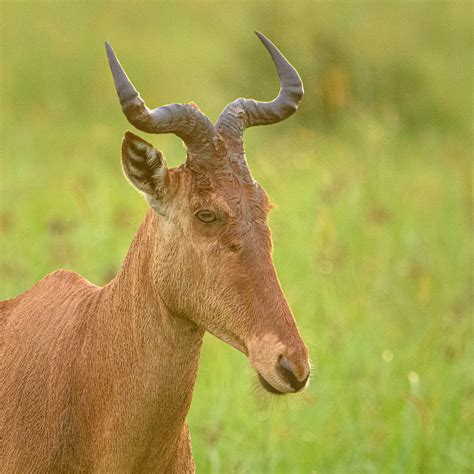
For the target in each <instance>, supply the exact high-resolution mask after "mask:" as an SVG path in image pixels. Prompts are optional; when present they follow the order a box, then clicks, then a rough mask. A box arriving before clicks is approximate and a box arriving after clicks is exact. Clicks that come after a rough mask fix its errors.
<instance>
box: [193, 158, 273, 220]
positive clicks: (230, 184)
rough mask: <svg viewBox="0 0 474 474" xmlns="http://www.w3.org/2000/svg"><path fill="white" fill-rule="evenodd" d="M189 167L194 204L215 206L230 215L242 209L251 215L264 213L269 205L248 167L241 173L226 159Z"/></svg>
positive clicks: (261, 188) (265, 213) (266, 197)
mask: <svg viewBox="0 0 474 474" xmlns="http://www.w3.org/2000/svg"><path fill="white" fill-rule="evenodd" d="M188 170H189V171H190V180H191V195H190V200H191V205H192V206H193V207H201V206H206V205H208V206H216V207H218V208H221V210H223V211H225V212H226V213H229V214H231V215H233V214H236V213H238V214H241V213H242V212H246V213H247V212H248V213H251V214H252V215H254V217H259V216H262V217H263V216H266V215H267V213H268V211H269V209H270V207H271V205H270V201H269V198H268V195H267V193H266V191H265V189H264V188H263V187H262V186H261V185H260V184H259V183H257V181H255V180H254V179H253V178H252V176H251V175H250V172H249V171H248V170H247V173H242V171H241V169H239V168H237V169H236V168H235V167H233V166H232V164H231V163H229V162H223V163H222V162H221V163H217V164H214V166H206V167H205V168H204V167H193V168H188Z"/></svg>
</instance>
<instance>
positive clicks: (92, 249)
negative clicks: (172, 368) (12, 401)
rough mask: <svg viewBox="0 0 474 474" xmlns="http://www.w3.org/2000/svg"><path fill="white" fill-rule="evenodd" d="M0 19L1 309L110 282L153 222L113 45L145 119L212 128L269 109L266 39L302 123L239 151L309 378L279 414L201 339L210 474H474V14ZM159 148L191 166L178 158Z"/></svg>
mask: <svg viewBox="0 0 474 474" xmlns="http://www.w3.org/2000/svg"><path fill="white" fill-rule="evenodd" d="M0 10H1V14H2V15H1V16H2V23H3V25H2V33H1V35H2V41H1V64H2V75H1V78H2V86H1V96H0V97H1V112H2V114H1V116H2V119H1V120H2V122H1V129H0V133H1V144H2V150H1V151H2V153H1V165H0V176H1V179H0V186H1V195H0V232H1V234H0V239H1V241H0V245H1V249H2V252H1V254H0V297H1V298H8V297H11V296H14V295H16V294H19V293H21V292H23V291H24V290H26V289H27V288H29V287H30V286H31V285H32V284H33V283H34V282H35V281H37V280H38V279H40V278H41V277H42V276H43V275H44V274H46V273H48V272H50V271H52V270H54V269H56V268H59V267H65V268H71V269H74V270H76V271H78V272H80V273H81V274H82V275H84V276H85V277H86V278H88V279H90V280H92V281H94V282H95V283H97V284H103V283H105V282H107V281H108V280H109V279H110V278H111V277H112V276H113V275H114V273H115V272H116V271H117V269H118V267H119V265H120V263H121V261H122V259H123V258H124V256H125V253H126V251H127V248H128V245H129V243H130V241H131V239H132V236H133V234H134V231H135V230H136V228H137V227H138V224H139V222H140V221H141V219H142V217H143V215H144V212H145V203H144V202H142V200H141V199H140V198H139V196H138V195H137V194H136V193H135V192H134V191H133V189H132V188H131V187H130V186H129V185H128V184H127V183H126V182H125V180H124V179H123V177H122V175H121V170H120V166H119V145H120V140H121V135H122V133H123V131H124V129H125V128H129V126H128V125H127V124H126V123H125V120H124V119H123V117H122V116H121V113H120V111H119V107H118V105H117V103H116V97H115V92H114V90H113V87H112V81H111V78H110V75H109V71H108V70H107V65H106V61H105V54H104V51H103V41H104V40H105V39H108V40H109V41H111V43H112V44H113V45H114V47H115V49H116V51H117V53H118V54H119V57H120V58H121V59H122V61H123V63H124V64H125V65H126V68H127V70H128V71H129V73H130V76H131V77H132V78H133V80H134V82H135V83H136V84H137V86H138V87H139V88H140V89H141V90H142V94H143V95H144V96H145V97H146V99H147V101H148V103H149V104H150V105H151V104H159V103H168V102H171V101H181V102H187V101H191V100H193V101H195V102H196V103H198V104H199V105H200V107H201V108H202V109H203V110H204V111H205V112H207V113H208V114H209V116H210V117H211V118H212V119H214V118H215V117H217V115H218V113H219V112H220V110H221V109H222V108H223V106H224V105H225V104H226V103H227V102H228V101H230V100H233V99H234V98H235V97H237V96H239V95H243V96H255V97H258V98H263V99H268V98H270V97H271V96H272V94H274V92H275V89H276V84H275V80H276V79H275V75H274V73H273V70H272V66H271V63H270V62H269V61H268V60H267V59H266V56H265V54H266V53H265V51H264V50H263V48H262V47H261V46H260V45H259V44H258V42H257V40H256V39H255V38H254V37H253V35H252V31H253V30H254V29H259V30H261V31H263V32H265V33H266V34H268V36H270V37H271V38H272V39H273V40H274V41H275V42H276V43H277V44H278V45H279V46H280V47H281V49H282V50H283V51H284V52H285V53H287V55H288V57H289V58H290V59H291V61H292V62H293V63H294V64H295V65H296V66H297V67H298V69H299V70H300V72H301V75H302V77H303V79H304V81H305V86H306V96H305V98H304V101H303V104H302V106H301V110H300V111H299V112H298V114H297V115H296V116H295V117H294V118H292V119H291V120H289V121H287V122H284V123H283V124H279V125H275V126H272V127H259V128H255V129H251V130H249V131H248V132H247V134H246V143H247V152H248V157H249V162H250V164H251V167H252V171H253V174H254V176H255V177H256V178H257V179H258V180H259V181H260V182H261V183H262V184H263V185H264V186H265V187H266V188H267V190H268V192H269V194H270V196H271V198H272V200H273V201H274V202H275V203H276V205H277V206H276V209H275V210H273V211H272V213H271V218H270V220H271V227H272V229H273V235H274V242H275V255H274V258H275V263H276V266H277V269H278V272H279V275H280V278H281V281H282V285H283V287H284V289H285V293H286V295H287V297H288V299H289V301H290V304H291V306H292V308H293V310H294V313H295V316H296V318H297V320H298V323H299V326H300V329H301V332H302V334H303V336H304V339H305V341H306V342H307V344H308V346H309V348H310V352H311V357H312V360H313V364H314V367H315V369H314V376H313V379H312V382H311V385H310V387H309V389H308V390H307V392H306V393H305V394H302V395H301V396H295V397H292V398H285V399H279V398H278V399H276V398H271V397H269V396H267V395H266V394H264V393H262V392H261V391H260V390H258V388H257V389H256V387H257V385H256V379H255V376H254V374H253V373H252V372H251V370H250V368H249V367H248V363H247V361H246V360H244V358H243V357H242V356H241V355H240V354H238V353H237V352H236V351H235V350H233V349H232V348H230V347H228V346H226V345H225V344H224V343H222V342H221V341H217V340H215V339H214V338H212V337H211V336H209V337H206V341H205V345H204V350H203V354H202V361H201V367H200V372H199V377H198V381H197V385H196V388H195V393H194V399H193V404H192V408H191V411H190V414H189V423H190V427H191V435H192V439H193V450H194V455H195V458H196V462H197V466H198V470H199V471H200V472H205V473H220V472H235V473H252V474H253V473H289V472H291V473H313V472H318V473H341V472H357V473H359V472H364V473H365V472H368V473H370V472H377V473H378V472H393V473H399V472H400V473H401V472H427V473H432V472H440V473H447V472H450V473H451V472H453V473H468V472H472V470H473V469H474V460H473V455H472V443H473V430H472V426H473V424H474V420H473V418H474V409H473V406H474V382H473V377H472V365H473V350H472V347H473V346H472V337H473V325H472V323H473V320H472V280H471V278H472V273H471V272H472V220H470V219H471V216H472V201H471V197H472V191H471V182H472V181H471V177H472V165H471V153H472V135H471V130H470V127H469V124H470V123H471V120H472V92H471V84H472V69H470V68H469V67H468V65H469V64H471V59H472V58H471V55H470V51H472V24H471V17H472V5H471V3H470V2H446V3H445V2H431V3H430V2H417V3H415V2H410V3H409V2H403V3H396V2H380V3H370V2H353V3H352V2H351V3H332V2H331V3H329V2H328V3H323V2H320V3H316V2H314V3H313V2H301V3H292V4H290V3H286V2H255V3H251V2H240V3H238V4H237V5H235V4H234V3H225V2H224V3H215V2H193V3H184V2H177V3H173V4H171V3H151V2H147V3H142V2H139V3H136V4H132V5H127V4H126V3H121V2H118V3H104V2H98V3H93V2H89V3H79V2H78V3H36V2H35V3H33V2H31V3H30V2H23V3H17V2H3V3H2V4H1V5H0ZM112 10H113V15H111V11H112ZM25 25H27V26H28V27H27V28H25ZM147 139H150V137H147ZM151 141H152V142H153V143H155V144H156V145H157V147H158V148H160V149H162V150H163V151H164V152H165V154H166V155H167V158H168V161H169V162H170V163H171V164H172V165H177V164H179V163H181V162H182V159H183V149H182V147H181V145H180V143H179V141H178V140H177V139H176V138H174V137H172V136H159V137H157V136H156V137H151Z"/></svg>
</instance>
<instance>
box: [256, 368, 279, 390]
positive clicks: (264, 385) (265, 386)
mask: <svg viewBox="0 0 474 474" xmlns="http://www.w3.org/2000/svg"><path fill="white" fill-rule="evenodd" d="M257 374H258V380H259V381H260V385H261V386H262V387H263V388H264V389H265V390H266V391H267V392H270V393H273V394H274V395H285V392H280V390H277V389H276V388H275V387H274V386H273V385H270V384H269V383H268V382H267V381H266V380H265V379H264V378H263V376H262V375H260V373H259V372H257Z"/></svg>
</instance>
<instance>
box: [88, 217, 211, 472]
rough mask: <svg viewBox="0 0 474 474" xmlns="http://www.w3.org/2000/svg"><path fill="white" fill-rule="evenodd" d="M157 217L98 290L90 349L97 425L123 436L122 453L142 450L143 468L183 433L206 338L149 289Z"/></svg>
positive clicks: (146, 224)
mask: <svg viewBox="0 0 474 474" xmlns="http://www.w3.org/2000/svg"><path fill="white" fill-rule="evenodd" d="M158 219H159V218H158V217H157V216H156V215H155V214H154V212H153V211H151V210H149V211H148V213H147V216H146V218H145V220H144V222H143V223H142V225H141V227H140V229H139V230H138V232H137V234H136V236H135V239H134V240H133V243H132V245H131V247H130V250H129V252H128V255H127V257H126V259H125V261H124V264H123V266H122V268H121V270H120V272H119V274H118V275H117V277H116V278H115V279H114V280H113V281H112V282H111V283H110V284H109V285H107V286H106V287H105V288H104V289H103V295H102V297H101V302H100V306H101V311H99V312H98V320H97V324H98V325H99V326H100V327H99V328H97V330H95V331H94V334H98V335H100V336H98V339H97V340H96V341H95V343H94V344H93V347H94V349H95V353H96V356H97V357H96V360H99V361H100V362H98V364H99V365H100V367H99V368H98V370H99V371H100V373H101V374H102V375H101V376H100V377H99V378H100V379H101V380H97V381H96V383H102V385H103V392H102V393H103V394H104V395H105V398H106V399H107V405H106V409H104V411H103V413H102V414H101V416H102V417H103V420H102V425H104V424H105V426H106V427H107V429H108V432H109V433H113V436H117V437H118V438H120V439H118V441H117V444H119V445H121V444H123V446H124V448H123V449H126V450H130V451H131V452H137V449H138V450H139V451H141V452H142V458H143V459H145V461H143V462H145V463H146V462H148V461H146V459H148V458H149V457H150V456H152V457H155V458H159V459H165V458H167V457H170V456H173V452H172V448H173V446H174V447H176V444H177V442H178V439H180V437H181V436H182V432H183V430H184V429H185V418H186V415H187V412H188V410H189V406H190V403H191V398H192V391H193V387H194V382H195V378H196V374H197V369H198V361H199V353H200V348H201V344H202V338H203V333H204V331H203V330H202V329H201V328H199V327H197V326H196V325H195V324H194V323H192V322H191V321H190V320H188V319H183V318H180V317H178V316H176V315H174V314H173V312H172V311H171V310H170V309H169V308H168V307H167V306H166V304H165V303H164V301H163V300H162V298H161V297H160V292H159V288H158V289H157V288H154V285H153V280H152V271H151V270H152V269H151V265H153V262H154V261H155V260H154V253H155V250H154V249H155V245H154V243H155V240H154V239H156V238H159V235H157V234H159V230H158V228H159V226H158V222H157V220H158ZM111 404H112V405H113V406H111ZM111 425H112V426H111ZM111 428H112V429H111ZM131 440H133V442H132V441H131ZM113 442H115V441H113ZM133 450H135V451H133ZM144 450H147V452H143V451H144Z"/></svg>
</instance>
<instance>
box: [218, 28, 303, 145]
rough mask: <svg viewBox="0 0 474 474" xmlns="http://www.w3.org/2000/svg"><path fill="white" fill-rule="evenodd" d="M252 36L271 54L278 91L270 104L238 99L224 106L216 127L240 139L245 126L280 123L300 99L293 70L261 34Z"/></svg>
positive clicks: (301, 91) (300, 88) (297, 79)
mask: <svg viewBox="0 0 474 474" xmlns="http://www.w3.org/2000/svg"><path fill="white" fill-rule="evenodd" d="M255 34H256V35H257V36H258V37H259V39H260V40H261V41H262V43H263V45H264V46H265V47H266V48H267V50H268V52H269V53H270V55H271V57H272V60H273V62H274V64H275V67H276V69H277V72H278V75H279V77H280V86H281V87H280V92H279V94H278V96H277V97H276V98H275V99H274V100H272V101H271V102H258V101H255V100H253V99H237V100H236V101H234V102H231V103H230V104H228V105H227V106H226V108H225V109H224V110H223V111H222V113H221V115H220V116H219V119H218V121H217V124H216V128H217V130H218V131H219V132H221V131H222V132H223V133H227V134H230V135H233V136H236V137H237V136H241V135H242V133H243V131H244V130H245V129H246V128H248V127H253V126H255V125H269V124H271V123H276V122H280V121H281V120H284V119H286V118H288V117H289V116H290V115H292V114H293V113H295V112H296V109H297V108H298V102H299V101H300V100H301V98H302V97H303V92H304V91H303V82H302V81H301V78H300V76H299V74H298V72H297V71H296V69H295V68H294V67H293V66H292V65H291V64H290V63H289V61H288V60H287V59H286V58H285V56H283V54H281V52H280V51H279V50H278V48H277V47H276V46H275V45H274V44H273V43H272V42H271V41H270V40H269V39H268V38H266V37H265V36H264V35H262V33H259V32H258V31H256V32H255Z"/></svg>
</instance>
